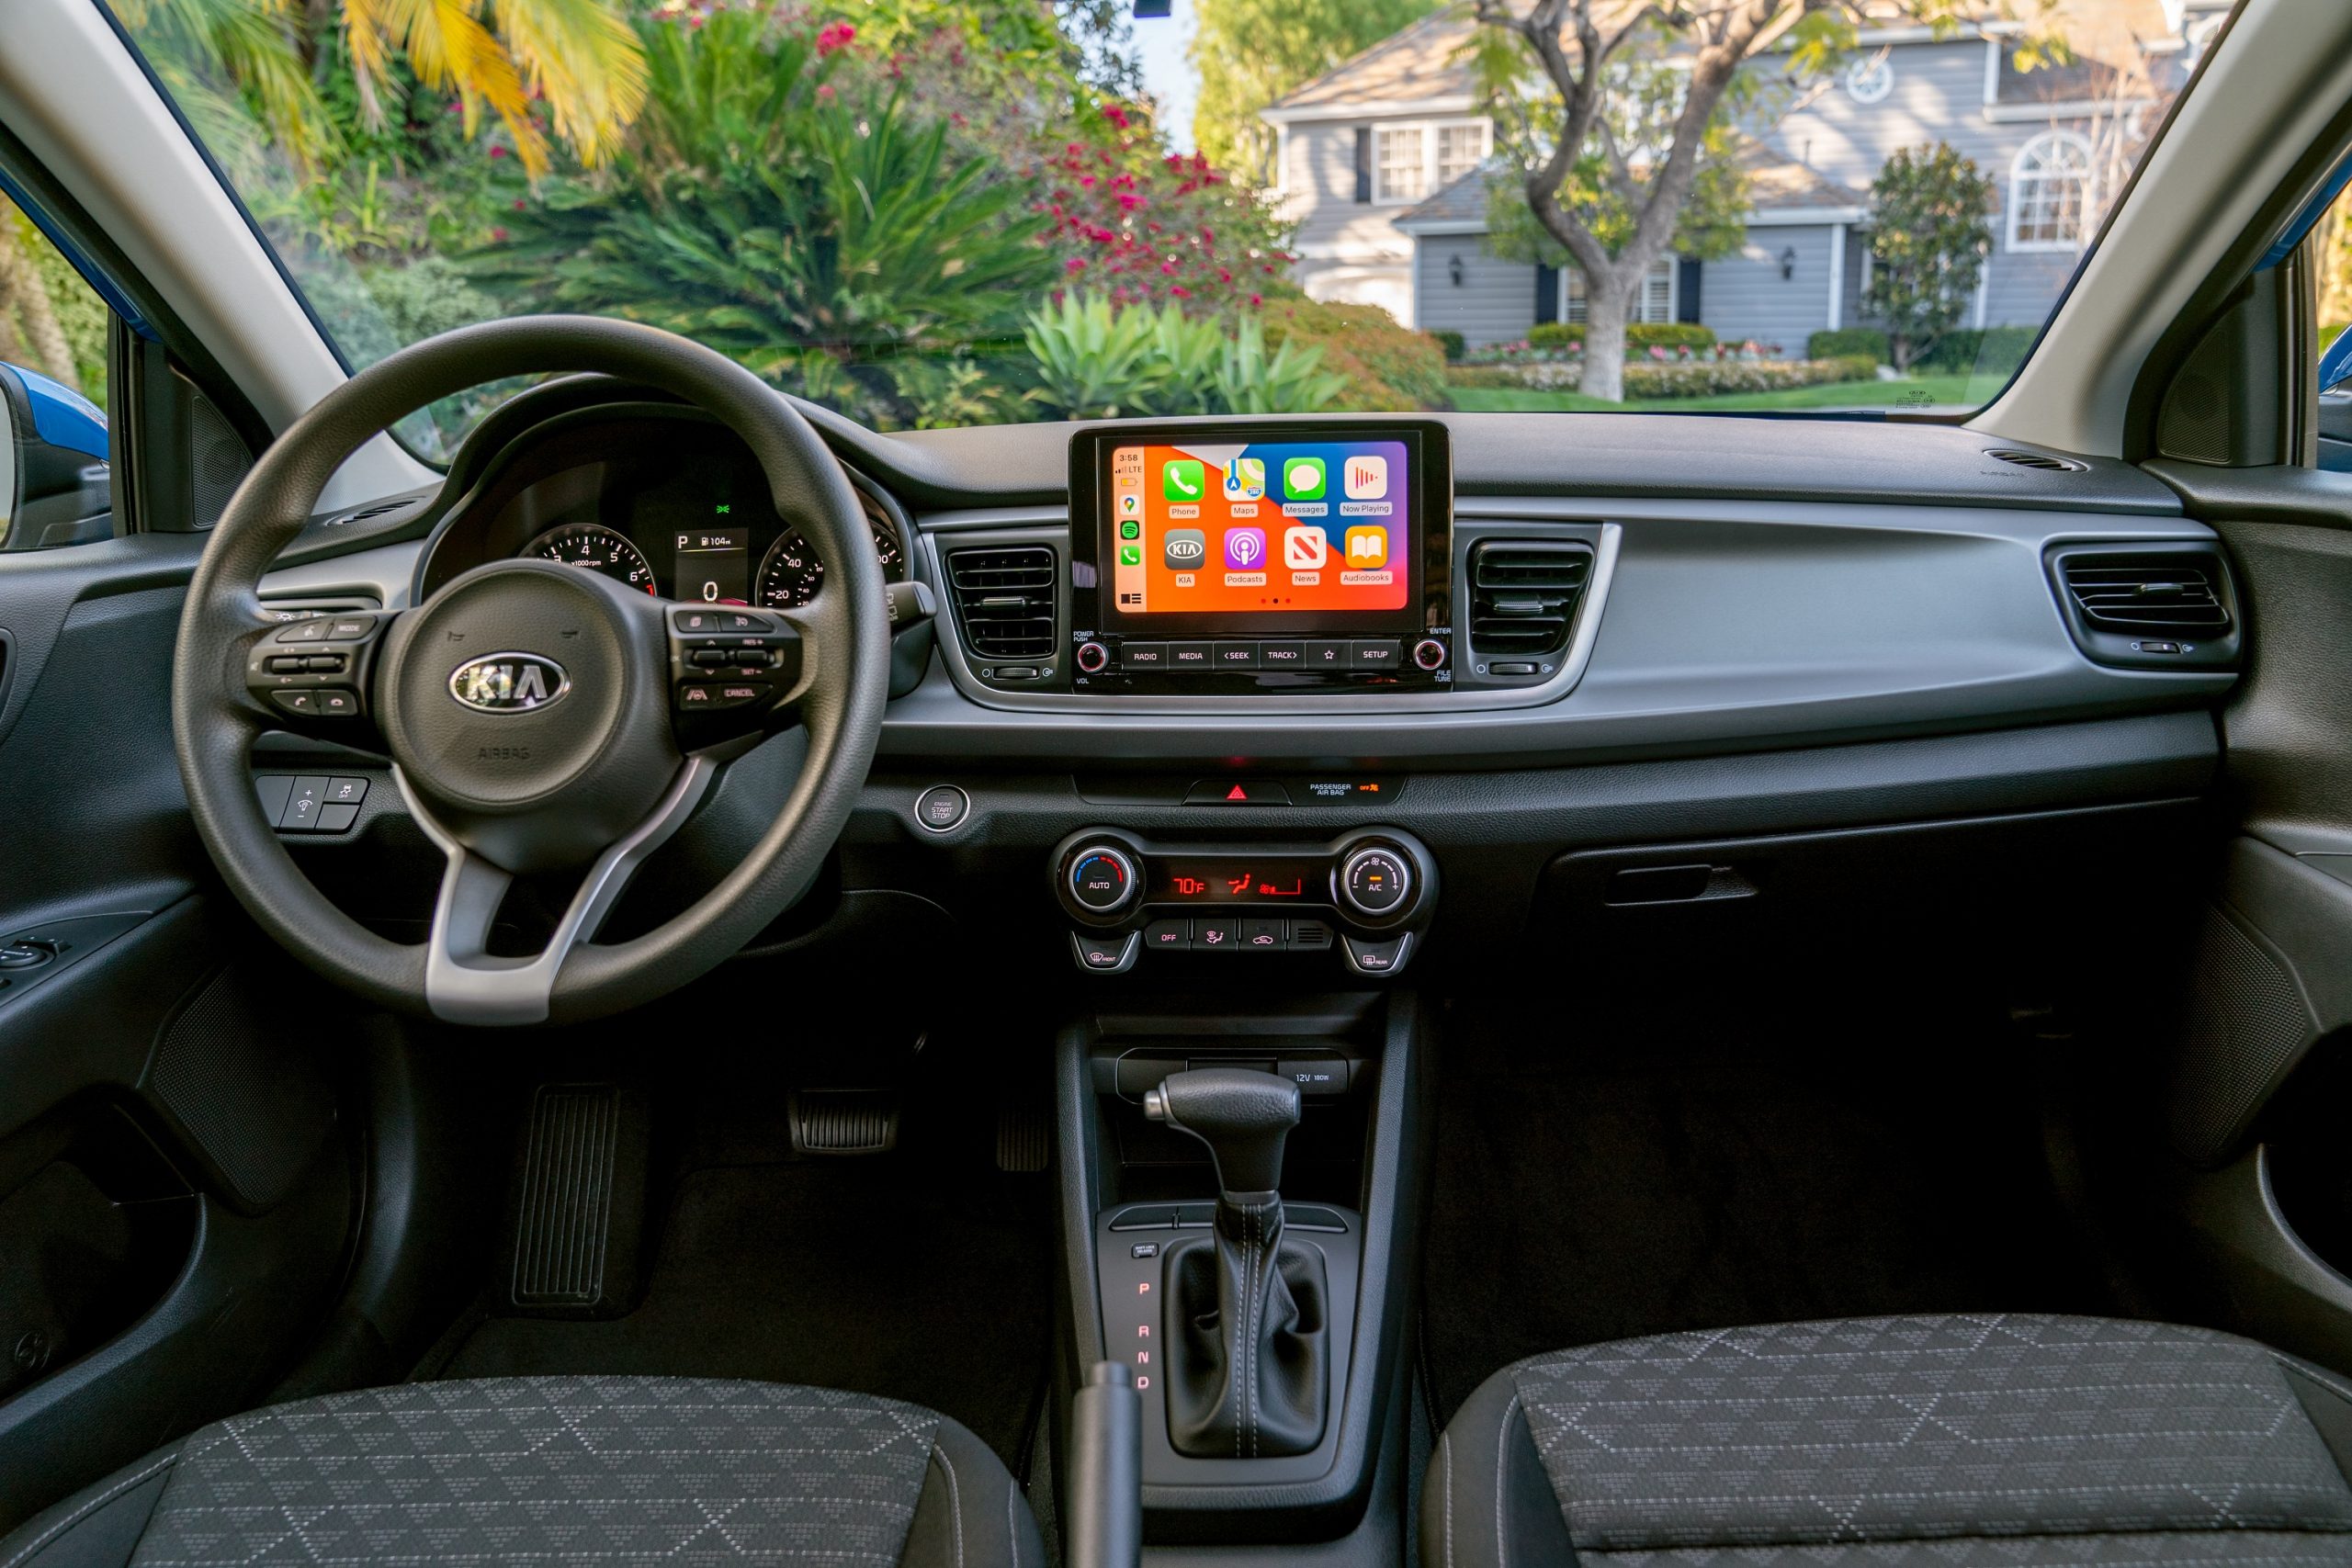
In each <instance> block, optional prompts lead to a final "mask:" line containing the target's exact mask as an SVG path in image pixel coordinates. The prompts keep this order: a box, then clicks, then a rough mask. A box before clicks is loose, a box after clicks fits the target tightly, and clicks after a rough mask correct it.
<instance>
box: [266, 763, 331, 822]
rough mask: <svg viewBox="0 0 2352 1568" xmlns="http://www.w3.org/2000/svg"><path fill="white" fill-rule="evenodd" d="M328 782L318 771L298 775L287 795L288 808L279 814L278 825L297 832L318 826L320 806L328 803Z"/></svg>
mask: <svg viewBox="0 0 2352 1568" xmlns="http://www.w3.org/2000/svg"><path fill="white" fill-rule="evenodd" d="M327 782H328V781H327V780H325V779H324V778H322V777H320V776H319V775H318V774H316V773H303V774H301V775H300V776H298V777H297V778H296V779H295V781H294V787H293V789H292V791H291V792H290V793H288V795H287V797H286V808H285V809H284V810H283V811H280V812H279V813H278V814H277V825H278V826H279V827H281V828H284V829H288V830H289V831H291V832H296V833H303V832H308V831H309V830H310V829H311V828H313V827H314V826H316V825H317V823H318V820H319V807H321V806H323V805H324V804H325V803H326V795H327Z"/></svg>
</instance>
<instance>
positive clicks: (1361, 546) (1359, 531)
mask: <svg viewBox="0 0 2352 1568" xmlns="http://www.w3.org/2000/svg"><path fill="white" fill-rule="evenodd" d="M1387 564H1388V530H1387V529H1385V528H1351V529H1349V530H1348V565H1350V566H1351V567H1353V568H1355V569H1356V570H1360V571H1371V570H1376V569H1378V568H1380V567H1384V566H1386V565H1387Z"/></svg>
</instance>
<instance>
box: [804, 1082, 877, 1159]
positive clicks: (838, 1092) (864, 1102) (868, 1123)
mask: <svg viewBox="0 0 2352 1568" xmlns="http://www.w3.org/2000/svg"><path fill="white" fill-rule="evenodd" d="M898 1146H899V1097H898V1096H897V1095H896V1094H893V1093H891V1092H890V1091H889V1090H888V1089H795V1090H794V1091H793V1094H792V1152H793V1153H794V1154H797V1155H881V1154H888V1153H889V1152H890V1151H891V1150H892V1149H894V1148H897V1147H898Z"/></svg>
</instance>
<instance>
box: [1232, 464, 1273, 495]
mask: <svg viewBox="0 0 2352 1568" xmlns="http://www.w3.org/2000/svg"><path fill="white" fill-rule="evenodd" d="M1265 493H1266V460H1265V459H1264V458H1263V457H1236V458H1235V459H1233V466H1232V467H1231V468H1227V469H1226V470H1225V499H1226V500H1227V501H1258V500H1261V499H1263V498H1264V496H1265Z"/></svg>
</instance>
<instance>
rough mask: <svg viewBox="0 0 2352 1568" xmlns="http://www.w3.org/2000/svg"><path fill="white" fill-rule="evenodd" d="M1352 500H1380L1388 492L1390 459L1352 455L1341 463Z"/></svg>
mask: <svg viewBox="0 0 2352 1568" xmlns="http://www.w3.org/2000/svg"><path fill="white" fill-rule="evenodd" d="M1341 468H1342V469H1343V476H1342V478H1343V482H1344V483H1345V484H1346V486H1347V491H1348V499H1349V500H1350V501H1378V500H1379V499H1380V498H1381V497H1382V496H1385V495H1386V494H1387V493H1388V459H1387V458H1385V457H1351V458H1349V459H1348V460H1347V461H1346V462H1345V463H1344V464H1342V465H1341Z"/></svg>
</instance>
